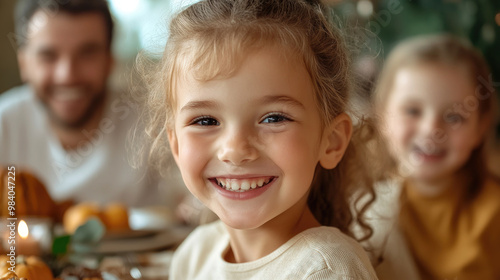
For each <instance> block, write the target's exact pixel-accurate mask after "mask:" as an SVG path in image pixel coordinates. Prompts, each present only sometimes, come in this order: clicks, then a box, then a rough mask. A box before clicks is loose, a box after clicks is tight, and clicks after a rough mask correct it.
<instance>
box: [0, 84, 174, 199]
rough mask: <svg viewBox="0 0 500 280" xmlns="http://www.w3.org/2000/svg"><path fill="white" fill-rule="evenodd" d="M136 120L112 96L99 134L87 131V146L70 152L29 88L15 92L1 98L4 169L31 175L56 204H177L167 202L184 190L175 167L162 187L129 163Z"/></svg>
mask: <svg viewBox="0 0 500 280" xmlns="http://www.w3.org/2000/svg"><path fill="white" fill-rule="evenodd" d="M136 119H137V118H136V113H135V110H134V106H133V105H130V104H129V103H127V102H126V100H125V99H123V98H121V97H120V96H118V95H110V96H109V98H108V102H107V106H106V110H105V113H104V117H103V119H102V120H101V122H100V125H99V127H98V128H97V132H96V133H95V135H93V131H85V132H84V134H86V135H88V139H89V141H87V142H86V143H83V142H82V145H80V146H78V147H77V148H76V149H74V150H71V151H66V150H65V149H64V148H63V147H62V146H61V143H60V142H59V140H58V139H57V138H56V136H55V135H54V133H53V132H52V130H51V129H50V127H49V122H48V116H47V113H46V111H45V108H44V107H43V105H42V104H41V103H40V102H39V100H38V99H37V98H36V97H35V95H34V94H33V93H32V92H31V88H30V87H29V86H26V85H25V86H20V87H17V88H13V89H11V90H9V91H8V92H6V93H3V94H2V95H0V165H14V166H15V167H16V170H18V171H20V170H29V171H31V172H32V173H33V174H35V175H36V176H37V177H38V178H39V179H40V180H41V181H42V182H43V183H44V184H45V185H46V188H47V191H48V192H49V194H50V195H51V196H52V198H53V199H54V200H55V201H62V200H66V199H74V200H75V201H76V202H81V201H95V202H97V203H101V204H104V203H107V202H110V201H119V202H122V203H124V204H126V205H127V206H131V207H135V206H146V205H151V204H159V203H168V202H169V200H173V201H175V200H176V199H178V198H169V197H167V196H168V195H169V194H168V193H170V191H171V189H172V188H177V189H178V188H182V183H181V182H182V181H181V179H180V176H179V175H177V174H178V171H177V170H176V169H175V168H174V169H173V171H172V176H171V178H169V179H168V184H167V185H168V186H166V187H167V188H162V187H161V184H160V183H159V182H160V180H158V179H157V178H158V177H157V176H151V174H152V173H148V172H149V171H148V170H146V168H144V169H142V170H136V169H133V168H132V167H131V165H130V164H129V161H128V157H127V153H128V152H129V150H130V149H129V147H127V145H128V142H127V141H128V138H127V136H128V134H129V130H130V129H131V128H132V127H133V125H134V123H135V121H136ZM167 189H168V190H167ZM173 193H175V192H173Z"/></svg>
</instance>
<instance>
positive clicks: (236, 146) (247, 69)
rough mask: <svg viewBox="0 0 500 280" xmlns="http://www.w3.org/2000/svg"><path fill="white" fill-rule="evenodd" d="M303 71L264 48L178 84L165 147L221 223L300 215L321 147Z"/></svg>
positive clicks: (247, 224)
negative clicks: (232, 66) (224, 70)
mask: <svg viewBox="0 0 500 280" xmlns="http://www.w3.org/2000/svg"><path fill="white" fill-rule="evenodd" d="M313 95H314V93H313V86H312V82H311V79H310V77H309V74H308V72H307V71H306V69H305V66H304V65H303V64H302V63H299V62H298V61H297V60H293V59H288V60H285V59H284V58H283V54H282V52H280V51H279V50H277V49H274V48H264V49H261V50H259V51H257V52H252V53H250V54H249V55H248V56H247V58H246V59H245V60H244V61H243V63H242V65H241V67H240V68H239V69H238V70H237V71H236V73H235V74H234V75H232V76H231V77H229V78H226V77H223V78H215V79H213V80H210V81H206V82H202V81H198V80H196V79H195V78H194V77H193V76H192V75H191V74H190V73H189V71H188V73H186V74H185V75H184V77H181V78H180V80H179V83H178V86H177V95H176V99H177V104H176V105H177V108H176V114H175V124H174V125H175V128H174V130H173V131H170V132H169V140H170V145H171V148H172V153H173V155H174V157H175V159H176V162H177V164H178V166H179V168H180V170H181V173H182V176H183V179H184V182H185V183H186V185H187V187H188V188H189V190H190V191H191V193H193V195H195V196H196V197H197V198H198V199H200V200H201V201H202V202H203V203H204V204H205V205H207V206H208V207H209V208H210V209H211V210H212V211H214V212H215V213H216V214H217V215H218V216H219V218H220V219H221V220H222V221H223V222H224V223H226V224H227V225H229V226H231V227H233V228H239V229H252V228H257V227H259V226H261V225H263V224H264V223H266V222H267V221H270V220H272V219H274V218H275V217H277V216H279V215H280V214H283V213H285V212H287V213H294V214H295V215H301V214H302V211H304V210H305V209H306V200H307V195H308V190H309V187H310V185H311V182H312V179H313V174H314V170H315V167H316V165H317V163H318V161H319V160H320V154H321V152H320V150H321V147H324V144H323V143H324V139H323V138H324V137H323V133H322V125H321V119H320V116H319V113H318V110H317V106H316V103H315V100H314V97H313Z"/></svg>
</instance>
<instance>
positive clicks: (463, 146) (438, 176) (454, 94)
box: [371, 35, 500, 280]
mask: <svg viewBox="0 0 500 280" xmlns="http://www.w3.org/2000/svg"><path fill="white" fill-rule="evenodd" d="M495 95H496V92H495V91H494V88H493V87H492V83H491V74H490V72H489V71H488V67H487V65H486V62H485V61H484V59H483V58H482V56H481V55H480V54H479V53H478V52H477V51H476V50H475V49H474V48H473V47H471V46H470V45H469V44H467V43H466V42H463V41H461V40H460V39H458V38H455V37H452V36H448V35H433V36H425V37H418V38H414V39H411V40H408V41H406V42H403V43H401V44H400V45H399V46H397V47H396V48H395V50H394V51H393V52H392V53H391V54H390V55H389V58H388V59H387V61H386V64H385V66H384V69H383V71H382V73H381V76H380V79H379V84H378V87H377V90H376V94H375V107H376V111H377V113H379V114H380V116H381V122H380V128H381V130H382V131H383V134H384V136H385V138H386V142H387V147H388V148H389V151H390V154H391V160H392V169H391V168H389V169H387V173H390V172H391V170H392V173H393V175H394V174H397V175H396V176H395V177H396V178H397V179H396V180H393V182H396V183H397V184H396V186H395V185H393V184H390V185H389V186H385V187H381V188H380V189H379V193H380V195H379V197H378V201H377V203H376V204H375V206H374V209H375V211H373V213H371V214H373V215H376V221H377V223H376V224H375V225H374V227H375V236H374V237H373V238H372V241H373V244H375V245H376V247H378V248H379V249H381V250H382V251H381V255H382V258H381V261H382V263H381V264H380V265H379V266H378V267H377V273H378V275H379V277H380V278H381V279H402V277H403V278H404V279H460V280H465V279H500V266H498V260H499V259H500V240H499V239H498V237H499V236H500V184H499V183H498V180H497V179H496V178H494V177H493V175H491V173H490V172H489V170H488V168H487V166H486V160H485V152H486V143H487V139H488V138H489V135H491V134H490V132H492V129H491V128H492V127H493V123H494V117H495V107H496V98H495V97H496V96H495ZM393 179H394V176H393ZM375 212H376V213H375ZM403 275H404V276H403Z"/></svg>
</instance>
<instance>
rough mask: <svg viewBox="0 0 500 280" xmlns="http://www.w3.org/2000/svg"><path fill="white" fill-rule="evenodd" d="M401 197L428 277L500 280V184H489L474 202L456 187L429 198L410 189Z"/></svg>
mask: <svg viewBox="0 0 500 280" xmlns="http://www.w3.org/2000/svg"><path fill="white" fill-rule="evenodd" d="M401 199H402V204H401V212H400V216H399V225H400V227H401V228H400V229H401V231H402V232H403V235H404V237H405V238H406V240H407V242H408V246H409V248H410V251H411V253H412V254H413V258H414V260H415V263H416V265H417V267H418V270H419V272H420V276H421V278H422V279H439V280H444V279H447V280H455V279H456V280H467V279H474V280H476V279H481V280H488V279H497V280H498V279H500V184H499V183H498V182H496V181H494V180H492V179H490V180H486V181H485V183H484V186H483V187H482V188H481V190H480V192H479V193H478V194H477V196H476V197H475V198H474V199H473V200H467V199H465V193H464V191H461V190H457V189H453V188H450V189H449V190H447V191H445V192H444V193H442V194H440V195H439V196H437V197H426V196H423V195H421V194H419V193H418V192H416V191H415V190H414V189H413V188H411V187H408V186H405V188H404V190H403V192H402V197H401ZM401 279H404V276H402V278H401Z"/></svg>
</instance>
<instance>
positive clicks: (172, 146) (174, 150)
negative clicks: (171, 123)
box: [167, 129, 179, 162]
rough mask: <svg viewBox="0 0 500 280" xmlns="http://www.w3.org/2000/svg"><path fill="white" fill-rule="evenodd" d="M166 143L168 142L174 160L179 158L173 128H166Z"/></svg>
mask: <svg viewBox="0 0 500 280" xmlns="http://www.w3.org/2000/svg"><path fill="white" fill-rule="evenodd" d="M167 135H168V143H169V144H170V151H171V152H172V155H173V156H174V159H175V162H177V159H178V158H179V144H178V142H177V135H176V134H175V131H174V130H173V129H167Z"/></svg>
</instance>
